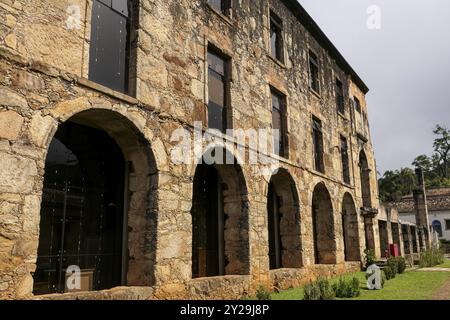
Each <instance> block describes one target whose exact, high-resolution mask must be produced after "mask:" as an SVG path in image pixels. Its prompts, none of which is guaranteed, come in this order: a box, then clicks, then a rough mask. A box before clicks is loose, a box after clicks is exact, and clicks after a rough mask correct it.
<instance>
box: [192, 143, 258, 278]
mask: <svg viewBox="0 0 450 320" xmlns="http://www.w3.org/2000/svg"><path fill="white" fill-rule="evenodd" d="M215 152H219V150H218V149H215V150H214V151H212V153H213V154H214V153H215ZM220 152H221V153H225V154H227V156H226V158H227V159H230V154H229V153H228V152H227V151H226V152H223V149H222V150H220ZM231 159H233V157H231ZM204 162H206V161H204ZM224 163H228V162H224ZM191 213H192V277H193V278H202V277H213V276H223V275H245V274H248V273H249V271H250V266H249V238H248V232H249V227H248V197H247V188H246V185H245V179H244V176H243V173H242V170H241V168H240V166H239V165H238V164H237V162H236V160H234V164H211V165H208V164H205V163H202V164H199V165H198V166H197V168H196V172H195V177H194V189H193V205H192V211H191Z"/></svg>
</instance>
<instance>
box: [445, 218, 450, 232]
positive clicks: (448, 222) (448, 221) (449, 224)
mask: <svg viewBox="0 0 450 320" xmlns="http://www.w3.org/2000/svg"><path fill="white" fill-rule="evenodd" d="M444 221H445V231H450V219H445V220H444Z"/></svg>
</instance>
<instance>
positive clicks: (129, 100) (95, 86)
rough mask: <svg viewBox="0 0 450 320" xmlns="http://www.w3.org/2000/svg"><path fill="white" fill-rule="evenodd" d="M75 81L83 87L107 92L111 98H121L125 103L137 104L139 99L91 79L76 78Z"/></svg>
mask: <svg viewBox="0 0 450 320" xmlns="http://www.w3.org/2000/svg"><path fill="white" fill-rule="evenodd" d="M77 83H78V84H80V85H82V86H84V87H87V88H90V89H93V90H95V91H98V92H101V93H104V94H107V95H109V96H111V97H113V98H116V99H119V100H122V101H124V102H126V103H129V104H133V105H137V104H138V103H139V101H138V100H137V99H136V98H134V97H132V96H129V95H127V94H124V93H122V92H119V91H114V90H113V89H110V88H108V87H105V86H103V85H101V84H98V83H96V82H93V81H91V80H88V79H86V78H78V79H77Z"/></svg>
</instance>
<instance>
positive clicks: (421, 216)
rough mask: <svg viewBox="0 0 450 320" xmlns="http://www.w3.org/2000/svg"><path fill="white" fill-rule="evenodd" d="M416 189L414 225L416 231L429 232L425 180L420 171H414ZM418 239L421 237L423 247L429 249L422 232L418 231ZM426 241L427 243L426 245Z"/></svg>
mask: <svg viewBox="0 0 450 320" xmlns="http://www.w3.org/2000/svg"><path fill="white" fill-rule="evenodd" d="M416 176H417V188H416V189H415V190H414V207H415V211H416V224H417V228H418V230H421V229H424V230H430V221H429V216H428V205H427V194H426V190H425V179H424V176H423V170H422V169H420V168H419V169H416ZM419 237H422V238H421V239H422V243H423V245H424V247H429V246H430V243H429V240H428V241H427V240H426V238H425V236H424V232H423V231H419ZM426 241H427V243H426Z"/></svg>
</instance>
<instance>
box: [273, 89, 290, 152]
mask: <svg viewBox="0 0 450 320" xmlns="http://www.w3.org/2000/svg"><path fill="white" fill-rule="evenodd" d="M286 121H287V119H286V98H285V97H284V96H283V95H281V94H279V93H277V92H274V91H272V128H273V129H274V130H278V134H276V133H274V136H273V139H274V141H273V142H274V149H275V150H274V152H275V154H277V155H279V156H282V157H286V156H287V152H286V151H287V147H286V143H287V132H286Z"/></svg>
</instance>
